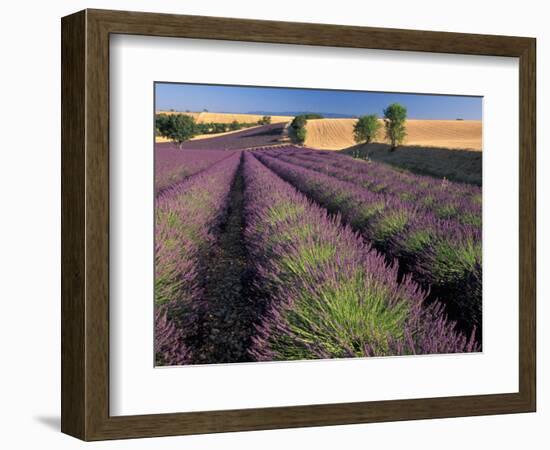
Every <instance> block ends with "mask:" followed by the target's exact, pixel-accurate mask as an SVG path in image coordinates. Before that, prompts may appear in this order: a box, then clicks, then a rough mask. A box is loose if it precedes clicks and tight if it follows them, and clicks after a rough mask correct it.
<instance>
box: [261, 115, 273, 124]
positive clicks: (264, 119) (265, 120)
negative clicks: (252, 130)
mask: <svg viewBox="0 0 550 450" xmlns="http://www.w3.org/2000/svg"><path fill="white" fill-rule="evenodd" d="M270 123H271V116H263V117H262V118H261V119H260V120H258V125H269V124H270Z"/></svg>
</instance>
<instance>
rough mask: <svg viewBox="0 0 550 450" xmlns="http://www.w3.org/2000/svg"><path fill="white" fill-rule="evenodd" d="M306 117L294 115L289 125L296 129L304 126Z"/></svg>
mask: <svg viewBox="0 0 550 450" xmlns="http://www.w3.org/2000/svg"><path fill="white" fill-rule="evenodd" d="M306 123H307V119H306V117H305V116H296V117H295V118H294V119H292V123H291V124H290V126H291V127H292V128H294V129H295V130H298V129H299V128H304V127H305V126H306Z"/></svg>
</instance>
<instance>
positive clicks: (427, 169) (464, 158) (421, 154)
mask: <svg viewBox="0 0 550 450" xmlns="http://www.w3.org/2000/svg"><path fill="white" fill-rule="evenodd" d="M341 152H342V153H345V154H347V155H350V156H355V157H360V158H365V157H369V158H370V159H372V160H373V161H380V162H384V163H386V164H389V165H391V166H394V167H398V168H401V169H407V170H409V171H411V172H414V173H417V174H420V175H430V176H433V177H438V178H443V177H445V178H447V179H449V180H453V181H461V182H463V183H470V184H476V185H479V186H481V168H482V153H481V152H479V151H474V150H455V149H449V148H442V147H420V146H415V145H410V146H408V145H404V146H400V147H397V148H396V149H395V150H394V151H390V146H389V145H388V144H379V143H375V144H368V145H365V144H362V145H354V146H353V147H348V148H346V149H344V150H341Z"/></svg>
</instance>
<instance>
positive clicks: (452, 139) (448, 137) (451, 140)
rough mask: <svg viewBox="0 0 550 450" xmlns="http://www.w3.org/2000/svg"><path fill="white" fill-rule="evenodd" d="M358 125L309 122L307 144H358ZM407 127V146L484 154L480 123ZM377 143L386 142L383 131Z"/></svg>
mask: <svg viewBox="0 0 550 450" xmlns="http://www.w3.org/2000/svg"><path fill="white" fill-rule="evenodd" d="M355 122H356V119H315V120H308V122H307V126H306V127H307V138H306V142H305V145H306V146H307V147H314V148H319V149H325V150H341V149H344V148H348V147H351V146H353V145H356V142H355V140H354V139H353V126H354V125H355ZM406 126H407V138H406V139H405V142H404V143H403V144H404V145H410V146H422V147H444V148H448V149H468V150H476V151H481V146H482V142H481V141H482V140H481V121H480V120H407V122H406ZM376 142H384V130H383V128H381V129H380V132H379V135H378V138H377V139H376Z"/></svg>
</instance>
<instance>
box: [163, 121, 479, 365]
mask: <svg viewBox="0 0 550 450" xmlns="http://www.w3.org/2000/svg"><path fill="white" fill-rule="evenodd" d="M283 133H284V124H282V125H281V124H276V125H265V126H260V127H256V128H253V129H250V130H245V131H242V132H237V133H232V134H230V135H227V136H218V137H213V138H209V139H201V140H199V141H188V142H186V143H184V145H182V146H181V149H180V148H176V147H175V146H171V145H170V144H157V146H156V149H155V166H156V169H155V192H156V202H155V352H156V356H155V360H156V364H157V365H161V366H170V365H187V364H212V363H236V362H254V361H281V360H285V361H288V360H303V359H328V358H349V357H370V356H399V355H420V354H439V353H457V352H476V351H480V350H481V348H482V320H481V319H482V317H481V311H482V298H481V281H482V271H481V230H482V213H481V188H480V187H479V186H473V185H467V184H461V183H454V182H450V181H448V180H446V179H438V178H432V177H427V176H421V175H414V174H412V173H410V172H405V171H402V170H396V169H395V168H392V167H390V166H387V165H385V164H382V163H376V162H370V161H363V160H356V159H353V158H351V157H349V156H346V155H344V154H342V153H336V152H329V151H321V150H316V149H313V148H308V147H304V146H295V145H290V144H281V138H282V137H283Z"/></svg>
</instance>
